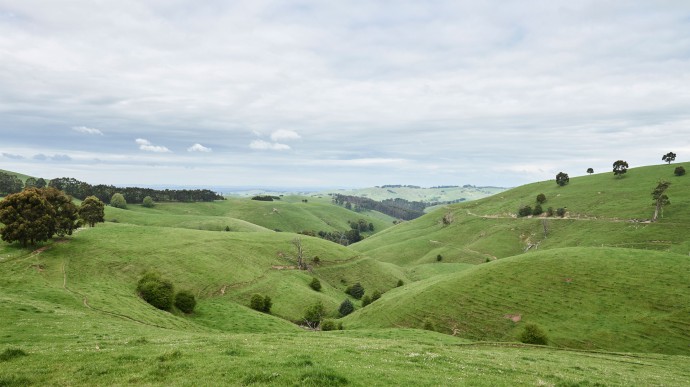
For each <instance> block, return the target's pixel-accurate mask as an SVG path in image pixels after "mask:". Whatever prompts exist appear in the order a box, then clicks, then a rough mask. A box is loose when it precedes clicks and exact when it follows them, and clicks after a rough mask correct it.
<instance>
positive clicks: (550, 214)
mask: <svg viewBox="0 0 690 387" xmlns="http://www.w3.org/2000/svg"><path fill="white" fill-rule="evenodd" d="M554 213H555V212H554V210H553V207H549V208H547V209H546V216H553V214H554Z"/></svg>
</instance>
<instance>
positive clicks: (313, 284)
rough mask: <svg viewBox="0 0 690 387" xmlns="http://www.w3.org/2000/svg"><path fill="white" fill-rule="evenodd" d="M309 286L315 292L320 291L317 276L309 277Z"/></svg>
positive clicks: (319, 282)
mask: <svg viewBox="0 0 690 387" xmlns="http://www.w3.org/2000/svg"><path fill="white" fill-rule="evenodd" d="M309 286H310V287H311V288H312V289H314V290H316V291H317V292H320V291H321V281H319V279H318V278H316V277H314V278H312V279H311V282H310V283H309Z"/></svg>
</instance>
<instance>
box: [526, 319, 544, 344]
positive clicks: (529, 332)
mask: <svg viewBox="0 0 690 387" xmlns="http://www.w3.org/2000/svg"><path fill="white" fill-rule="evenodd" d="M520 341H521V342H523V343H525V344H537V345H546V344H547V343H548V341H549V340H548V338H547V337H546V333H545V332H544V331H543V330H542V329H541V328H539V326H538V325H536V324H527V325H525V329H524V330H523V331H522V333H521V334H520Z"/></svg>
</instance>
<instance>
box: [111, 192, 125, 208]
mask: <svg viewBox="0 0 690 387" xmlns="http://www.w3.org/2000/svg"><path fill="white" fill-rule="evenodd" d="M110 205H111V206H113V207H115V208H122V209H125V208H127V201H126V200H125V197H124V196H122V194H121V193H116V194H113V197H112V198H110Z"/></svg>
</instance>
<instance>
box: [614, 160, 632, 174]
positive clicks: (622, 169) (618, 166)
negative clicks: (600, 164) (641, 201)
mask: <svg viewBox="0 0 690 387" xmlns="http://www.w3.org/2000/svg"><path fill="white" fill-rule="evenodd" d="M626 172H628V162H627V161H623V160H616V162H614V163H613V174H614V175H616V176H618V177H623V174H625V173H626Z"/></svg>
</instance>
